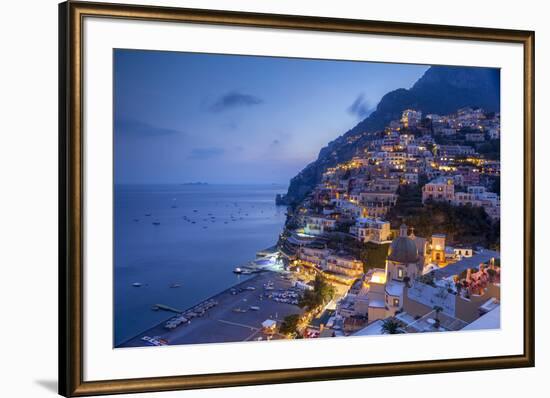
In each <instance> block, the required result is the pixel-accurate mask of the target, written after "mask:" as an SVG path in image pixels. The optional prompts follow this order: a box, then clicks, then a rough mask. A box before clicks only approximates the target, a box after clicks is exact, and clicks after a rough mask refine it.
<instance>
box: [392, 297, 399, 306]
mask: <svg viewBox="0 0 550 398" xmlns="http://www.w3.org/2000/svg"><path fill="white" fill-rule="evenodd" d="M393 306H394V307H398V306H399V299H398V298H394V299H393Z"/></svg>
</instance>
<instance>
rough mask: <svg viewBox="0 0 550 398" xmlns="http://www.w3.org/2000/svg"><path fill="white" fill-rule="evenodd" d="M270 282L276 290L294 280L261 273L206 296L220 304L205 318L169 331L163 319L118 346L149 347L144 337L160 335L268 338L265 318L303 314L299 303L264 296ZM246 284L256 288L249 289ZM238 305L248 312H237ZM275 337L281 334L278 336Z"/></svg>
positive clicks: (176, 339)
mask: <svg viewBox="0 0 550 398" xmlns="http://www.w3.org/2000/svg"><path fill="white" fill-rule="evenodd" d="M269 281H271V282H273V288H274V290H273V291H275V290H278V289H288V288H290V287H291V286H292V283H291V282H290V281H288V280H287V279H285V278H283V275H282V274H280V273H276V272H269V271H267V272H262V273H259V274H257V275H255V276H253V277H252V278H250V279H249V280H247V281H244V282H241V283H239V284H237V285H235V286H233V287H232V288H229V289H227V290H224V291H223V292H221V293H218V294H217V295H215V296H212V297H210V298H209V299H207V300H210V299H213V300H215V301H217V302H218V305H217V306H215V307H213V308H211V309H209V310H208V311H207V312H206V313H205V314H204V315H203V316H202V317H200V318H194V319H192V320H191V323H189V324H187V325H180V326H179V327H177V328H176V329H174V330H168V329H166V328H165V327H164V324H165V322H162V323H160V324H158V325H156V326H154V327H152V328H150V329H148V330H146V331H144V332H142V333H140V334H138V335H137V336H135V337H133V338H131V339H129V340H127V341H126V342H124V343H122V344H120V345H118V346H117V348H121V347H142V346H149V345H150V344H149V343H147V342H145V341H143V340H142V337H144V336H151V337H152V336H158V337H160V338H162V339H165V340H166V341H168V344H169V345H178V344H202V343H223V342H237V341H254V340H258V339H259V338H261V339H262V340H265V339H266V337H267V336H266V335H265V334H264V333H263V332H262V326H261V324H262V322H263V321H265V320H266V319H274V320H276V321H277V322H278V323H280V322H281V321H282V320H283V319H284V317H286V316H287V315H290V314H298V313H302V310H301V309H300V308H299V307H298V306H296V305H291V304H286V303H278V302H276V301H274V300H272V299H269V298H265V295H264V293H269V291H267V290H265V288H264V285H265V284H266V283H267V282H269ZM247 287H251V288H254V290H252V289H250V290H248V289H246V288H247ZM239 288H242V289H244V290H243V291H242V292H241V293H238V294H232V293H231V290H232V289H239ZM207 300H204V301H207ZM251 306H253V307H259V310H256V311H255V310H251V309H250V307H251ZM235 308H240V309H243V310H246V312H235V311H233V310H234V309H235ZM174 315H175V314H174ZM273 338H275V339H276V338H281V336H277V335H275V336H273Z"/></svg>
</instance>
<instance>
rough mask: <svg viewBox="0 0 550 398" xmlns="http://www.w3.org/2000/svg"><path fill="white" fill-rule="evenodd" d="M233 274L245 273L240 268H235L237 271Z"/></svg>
mask: <svg viewBox="0 0 550 398" xmlns="http://www.w3.org/2000/svg"><path fill="white" fill-rule="evenodd" d="M233 272H234V273H235V274H242V273H243V270H242V269H240V268H239V267H237V268H235V269H234V270H233Z"/></svg>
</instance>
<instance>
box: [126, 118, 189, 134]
mask: <svg viewBox="0 0 550 398" xmlns="http://www.w3.org/2000/svg"><path fill="white" fill-rule="evenodd" d="M115 133H118V134H124V135H128V136H135V137H157V136H164V135H173V134H182V133H183V132H182V131H180V130H175V129H170V128H165V127H159V126H154V125H152V124H149V123H147V122H142V121H139V120H135V119H117V120H115Z"/></svg>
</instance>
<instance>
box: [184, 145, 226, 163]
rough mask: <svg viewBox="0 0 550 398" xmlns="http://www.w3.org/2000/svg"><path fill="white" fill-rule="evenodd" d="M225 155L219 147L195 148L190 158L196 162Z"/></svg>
mask: <svg viewBox="0 0 550 398" xmlns="http://www.w3.org/2000/svg"><path fill="white" fill-rule="evenodd" d="M223 153H224V150H223V148H218V147H206V148H193V149H192V150H191V153H190V154H189V156H188V158H189V159H194V160H205V159H212V158H215V157H219V156H221V155H223Z"/></svg>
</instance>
